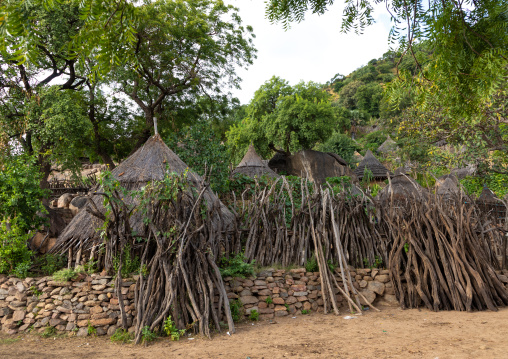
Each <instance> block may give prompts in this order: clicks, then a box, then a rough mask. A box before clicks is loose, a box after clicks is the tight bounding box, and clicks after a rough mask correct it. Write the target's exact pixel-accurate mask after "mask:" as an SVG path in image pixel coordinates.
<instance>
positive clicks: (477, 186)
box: [460, 173, 508, 198]
mask: <svg viewBox="0 0 508 359" xmlns="http://www.w3.org/2000/svg"><path fill="white" fill-rule="evenodd" d="M460 183H461V185H462V186H464V189H465V190H466V192H467V193H468V194H475V195H476V196H479V195H480V194H481V193H482V191H483V187H484V186H487V187H488V188H489V189H490V190H491V191H492V192H494V193H495V194H496V196H498V197H499V198H503V197H504V196H506V195H508V175H507V174H500V173H487V174H484V175H483V176H468V177H466V178H464V179H461V180H460Z"/></svg>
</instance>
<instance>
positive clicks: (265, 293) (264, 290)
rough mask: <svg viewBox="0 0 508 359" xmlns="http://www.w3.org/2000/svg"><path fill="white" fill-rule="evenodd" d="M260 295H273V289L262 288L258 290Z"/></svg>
mask: <svg viewBox="0 0 508 359" xmlns="http://www.w3.org/2000/svg"><path fill="white" fill-rule="evenodd" d="M258 295H264V296H267V295H272V291H271V290H270V289H261V290H260V291H259V292H258Z"/></svg>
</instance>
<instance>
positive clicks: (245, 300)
mask: <svg viewBox="0 0 508 359" xmlns="http://www.w3.org/2000/svg"><path fill="white" fill-rule="evenodd" d="M240 302H242V304H256V303H258V302H259V300H258V298H256V297H254V296H251V295H249V296H245V297H240Z"/></svg>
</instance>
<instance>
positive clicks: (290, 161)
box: [268, 150, 357, 184]
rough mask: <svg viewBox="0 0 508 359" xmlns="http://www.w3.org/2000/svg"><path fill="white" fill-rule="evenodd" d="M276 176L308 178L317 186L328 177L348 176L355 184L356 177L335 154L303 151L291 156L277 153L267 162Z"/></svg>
mask: <svg viewBox="0 0 508 359" xmlns="http://www.w3.org/2000/svg"><path fill="white" fill-rule="evenodd" d="M268 165H269V166H270V168H271V169H272V170H274V171H275V172H276V173H278V174H286V175H292V176H299V177H304V178H308V179H309V181H312V182H314V183H317V184H323V183H325V182H326V179H327V178H328V177H342V176H349V177H351V179H352V181H353V182H355V181H356V180H357V179H356V176H355V174H354V173H353V171H352V170H351V169H350V168H349V167H348V165H347V162H346V161H345V160H344V159H343V158H341V157H340V156H339V155H337V154H335V153H326V152H319V151H314V150H303V151H300V152H297V153H295V154H294V155H291V156H285V155H284V154H281V153H277V154H275V156H273V158H272V159H271V160H270V161H269V162H268Z"/></svg>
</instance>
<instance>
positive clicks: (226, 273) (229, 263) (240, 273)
mask: <svg viewBox="0 0 508 359" xmlns="http://www.w3.org/2000/svg"><path fill="white" fill-rule="evenodd" d="M245 260H246V258H245V257H244V256H243V254H242V253H239V254H237V255H236V256H234V257H230V258H226V257H223V258H222V259H221V261H220V263H219V269H220V273H221V275H222V276H223V277H240V278H245V277H246V276H251V275H254V262H252V263H246V262H245Z"/></svg>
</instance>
